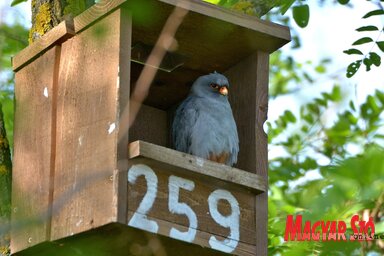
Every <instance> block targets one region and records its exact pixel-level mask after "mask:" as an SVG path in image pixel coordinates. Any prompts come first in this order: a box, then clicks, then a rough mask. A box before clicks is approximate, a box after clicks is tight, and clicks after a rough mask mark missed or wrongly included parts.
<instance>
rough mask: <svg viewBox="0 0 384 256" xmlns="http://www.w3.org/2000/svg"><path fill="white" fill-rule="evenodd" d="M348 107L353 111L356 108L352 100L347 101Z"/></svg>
mask: <svg viewBox="0 0 384 256" xmlns="http://www.w3.org/2000/svg"><path fill="white" fill-rule="evenodd" d="M349 107H350V108H351V109H352V110H353V111H356V108H355V104H354V103H353V101H352V100H351V101H349Z"/></svg>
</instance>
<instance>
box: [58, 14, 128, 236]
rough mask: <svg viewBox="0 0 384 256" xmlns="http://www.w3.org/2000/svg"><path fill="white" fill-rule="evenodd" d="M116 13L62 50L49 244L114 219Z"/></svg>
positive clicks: (118, 49) (118, 23) (116, 90)
mask: <svg viewBox="0 0 384 256" xmlns="http://www.w3.org/2000/svg"><path fill="white" fill-rule="evenodd" d="M120 18H121V10H116V11H115V12H114V13H112V14H110V15H108V16H106V17H105V18H103V19H102V20H100V21H98V22H96V23H95V24H93V25H92V26H91V27H89V28H88V29H86V30H84V31H82V32H81V33H79V34H77V35H76V36H75V37H73V38H72V39H70V40H68V41H66V42H65V43H64V44H63V46H62V55H61V64H60V73H59V88H58V104H57V136H56V141H57V147H56V165H55V180H54V186H55V189H54V194H53V201H54V203H53V216H52V236H51V239H52V240H55V239H59V238H63V237H67V236H70V235H73V234H76V233H80V232H82V231H86V230H89V229H92V228H96V227H99V226H102V225H104V224H107V223H110V222H113V221H116V219H117V207H118V206H117V205H118V203H117V201H118V198H116V196H117V194H118V193H117V191H116V190H117V189H118V186H117V185H116V184H115V182H118V181H116V179H115V178H116V175H115V174H116V169H117V156H118V152H117V148H118V147H117V134H118V117H119V113H118V109H119V106H118V104H119V88H120V78H119V64H120V59H119V57H120V22H121V19H120Z"/></svg>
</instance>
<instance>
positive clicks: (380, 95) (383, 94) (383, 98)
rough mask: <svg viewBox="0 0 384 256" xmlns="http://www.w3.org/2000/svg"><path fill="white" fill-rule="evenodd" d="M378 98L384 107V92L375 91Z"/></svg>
mask: <svg viewBox="0 0 384 256" xmlns="http://www.w3.org/2000/svg"><path fill="white" fill-rule="evenodd" d="M375 94H376V97H377V98H378V99H379V101H380V102H381V104H382V105H383V106H384V92H381V91H379V90H376V91H375Z"/></svg>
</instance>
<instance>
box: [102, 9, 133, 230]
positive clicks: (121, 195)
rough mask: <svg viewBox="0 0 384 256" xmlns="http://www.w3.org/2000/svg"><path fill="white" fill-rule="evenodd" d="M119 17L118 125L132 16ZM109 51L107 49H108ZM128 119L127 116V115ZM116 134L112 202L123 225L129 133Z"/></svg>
mask: <svg viewBox="0 0 384 256" xmlns="http://www.w3.org/2000/svg"><path fill="white" fill-rule="evenodd" d="M118 13H119V16H120V18H119V19H120V34H119V36H120V40H119V68H118V78H117V79H118V83H119V86H118V102H117V107H118V108H117V114H118V116H117V120H118V123H119V124H121V123H122V122H128V120H122V118H121V116H122V111H124V110H125V109H126V108H127V106H128V104H129V97H130V87H131V45H132V43H131V41H132V16H131V15H130V14H129V13H128V11H127V10H125V9H120V10H119V11H118ZM108 50H109V49H108ZM128 118H129V115H128ZM116 130H117V132H116V134H117V137H116V139H117V166H116V170H117V173H115V174H116V175H117V176H116V180H115V186H116V187H115V192H116V194H115V195H114V198H113V201H115V202H116V204H117V208H116V210H117V213H116V216H117V221H118V222H120V223H125V220H126V214H127V213H126V211H127V205H126V202H127V175H126V173H127V164H122V163H126V162H127V156H128V148H127V145H128V141H129V132H128V131H126V130H123V129H120V126H119V125H117V127H116Z"/></svg>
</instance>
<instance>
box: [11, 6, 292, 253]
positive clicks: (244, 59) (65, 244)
mask: <svg viewBox="0 0 384 256" xmlns="http://www.w3.org/2000/svg"><path fill="white" fill-rule="evenodd" d="M176 3H179V5H180V7H181V8H184V9H188V10H189V13H188V14H187V16H186V18H185V19H184V21H183V22H182V24H181V26H180V27H179V29H178V31H177V33H176V40H177V43H178V48H177V50H176V51H175V52H172V53H169V54H167V55H166V57H165V58H164V60H163V62H162V64H161V65H160V67H159V70H158V72H157V75H156V77H155V79H154V81H153V83H152V86H151V88H150V91H149V95H148V97H147V98H146V100H145V101H144V105H143V106H142V108H141V110H140V112H139V113H138V115H137V118H136V119H135V122H134V124H133V126H132V127H131V128H130V130H129V135H127V136H121V135H123V134H125V133H126V131H123V130H121V129H120V130H119V120H120V116H121V112H122V111H123V109H125V107H126V106H127V104H129V99H130V92H132V91H133V90H134V89H135V82H136V80H137V79H138V77H139V75H140V73H141V71H142V69H143V67H144V65H143V62H145V59H146V57H147V56H148V54H149V53H150V51H151V49H152V47H153V46H154V45H155V42H156V40H157V38H158V36H159V34H160V32H161V30H162V28H163V25H164V23H165V21H166V19H167V18H168V16H169V15H170V13H171V12H172V10H173V9H174V7H175V5H176ZM289 40H290V33H289V30H288V28H286V27H283V26H280V25H276V24H272V23H270V22H266V21H261V20H259V19H257V18H254V17H249V16H245V15H241V14H238V13H234V12H231V11H228V10H223V9H221V8H219V7H216V6H213V5H209V4H206V3H203V2H201V1H196V0H190V1H187V0H180V1H176V0H146V1H143V0H129V1H128V0H126V1H124V0H112V1H100V2H99V3H97V4H96V5H94V6H93V7H91V8H90V9H88V10H87V11H85V12H84V13H82V14H81V15H79V16H77V17H75V18H74V19H72V20H67V21H65V22H63V23H61V24H60V25H59V26H57V27H55V28H54V29H53V30H51V31H50V32H48V33H47V34H46V35H44V36H43V37H42V38H41V39H39V40H37V41H36V42H35V43H33V44H32V45H30V46H28V47H27V48H26V49H24V50H23V51H21V52H20V54H18V55H17V56H16V57H15V58H14V59H13V68H14V70H15V73H16V88H15V95H16V96H15V97H16V113H15V131H14V137H15V139H14V158H13V160H14V169H13V194H12V196H13V199H12V200H13V202H12V204H13V205H12V232H11V249H12V253H13V254H15V255H185V256H187V255H221V254H226V253H230V254H235V255H267V212H268V211H267V199H268V198H267V136H266V135H265V133H264V132H263V124H264V122H265V120H266V116H267V105H268V69H269V68H268V66H269V54H270V53H272V52H273V51H275V50H277V49H278V48H279V47H281V46H283V45H284V44H286V43H287V42H288V41H289ZM215 70H216V71H218V72H222V73H223V74H225V75H226V76H227V77H228V78H229V81H230V83H231V91H230V98H229V99H230V102H231V105H232V109H233V113H234V116H235V120H236V122H237V127H238V131H239V139H240V153H239V160H238V164H237V165H236V168H230V167H228V166H224V165H222V164H217V163H213V162H210V161H207V160H203V159H200V158H197V157H195V156H191V155H187V154H184V153H180V152H177V151H175V150H172V149H170V148H171V144H170V135H169V131H170V123H171V122H172V116H173V113H174V110H175V107H176V106H177V104H179V103H180V102H181V101H182V100H183V99H184V98H185V97H186V95H187V94H188V91H189V89H190V86H191V84H192V82H193V81H194V80H195V79H196V78H197V77H199V76H200V75H204V74H207V73H211V72H213V71H215ZM119 136H121V137H122V138H123V139H120V140H119ZM44 253H45V254H44Z"/></svg>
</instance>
